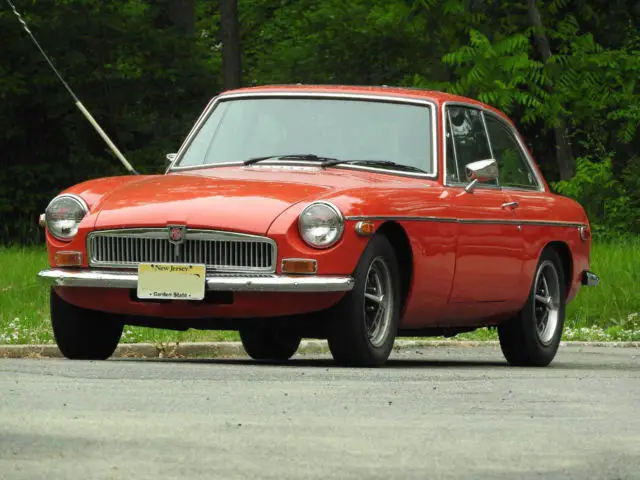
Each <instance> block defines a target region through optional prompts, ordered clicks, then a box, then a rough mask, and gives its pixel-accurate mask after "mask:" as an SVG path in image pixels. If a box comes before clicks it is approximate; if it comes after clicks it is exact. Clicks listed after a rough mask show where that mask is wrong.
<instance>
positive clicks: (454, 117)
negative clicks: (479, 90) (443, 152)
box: [446, 106, 495, 184]
mask: <svg viewBox="0 0 640 480" xmlns="http://www.w3.org/2000/svg"><path fill="white" fill-rule="evenodd" d="M447 134H450V135H451V136H452V137H453V140H452V142H451V139H450V138H449V135H448V136H447V139H446V141H447V142H448V143H447V177H448V178H447V180H448V181H449V182H454V183H455V182H466V178H465V166H466V165H467V164H468V163H471V162H476V161H478V160H486V159H488V158H491V150H490V148H489V140H488V139H487V132H486V130H485V128H484V122H483V121H482V112H481V111H480V110H477V109H475V108H471V107H461V106H451V107H447ZM449 142H451V143H452V144H453V145H452V146H453V148H452V149H451V150H453V151H452V152H451V151H450V150H449V146H450V145H451V143H449ZM451 154H453V155H454V157H455V158H453V159H452V158H451V157H450V155H451ZM450 165H451V166H450ZM455 166H457V169H456V170H455V175H454V172H453V171H451V170H452V168H455ZM491 183H493V184H495V182H491Z"/></svg>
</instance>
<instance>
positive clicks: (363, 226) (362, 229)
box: [356, 222, 376, 236]
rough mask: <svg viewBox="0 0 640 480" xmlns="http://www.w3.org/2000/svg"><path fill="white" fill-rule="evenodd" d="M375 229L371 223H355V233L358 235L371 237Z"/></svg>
mask: <svg viewBox="0 0 640 480" xmlns="http://www.w3.org/2000/svg"><path fill="white" fill-rule="evenodd" d="M375 230H376V228H375V225H374V224H373V222H358V223H356V233H357V234H358V235H363V236H365V235H373V233H374V232H375Z"/></svg>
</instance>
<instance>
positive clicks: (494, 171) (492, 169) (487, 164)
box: [465, 158, 498, 192]
mask: <svg viewBox="0 0 640 480" xmlns="http://www.w3.org/2000/svg"><path fill="white" fill-rule="evenodd" d="M465 174H466V177H467V181H468V182H471V183H469V185H467V186H466V187H465V191H467V192H471V191H473V188H474V187H475V186H476V184H477V183H478V182H489V181H491V180H497V179H498V162H496V161H495V159H493V158H490V159H488V160H478V161H477V162H471V163H467V165H465Z"/></svg>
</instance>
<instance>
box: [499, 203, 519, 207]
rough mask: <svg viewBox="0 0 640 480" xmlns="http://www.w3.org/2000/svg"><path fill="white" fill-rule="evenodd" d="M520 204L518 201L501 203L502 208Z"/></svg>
mask: <svg viewBox="0 0 640 480" xmlns="http://www.w3.org/2000/svg"><path fill="white" fill-rule="evenodd" d="M519 206H520V204H519V203H518V202H507V203H503V204H502V208H518V207H519Z"/></svg>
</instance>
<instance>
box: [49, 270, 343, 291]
mask: <svg viewBox="0 0 640 480" xmlns="http://www.w3.org/2000/svg"><path fill="white" fill-rule="evenodd" d="M38 277H40V278H41V279H42V280H44V281H46V282H48V283H49V284H50V285H53V286H56V287H95V288H128V289H135V288H137V287H138V274H137V273H135V272H119V271H105V270H86V269H85V270H71V269H49V270H43V271H41V272H40V273H38ZM353 286H354V280H353V278H352V277H346V276H345V277H339V276H309V277H302V276H287V275H265V276H249V275H247V276H233V275H208V276H207V278H206V290H216V291H226V292H318V293H322V292H347V291H349V290H351V289H353Z"/></svg>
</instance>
